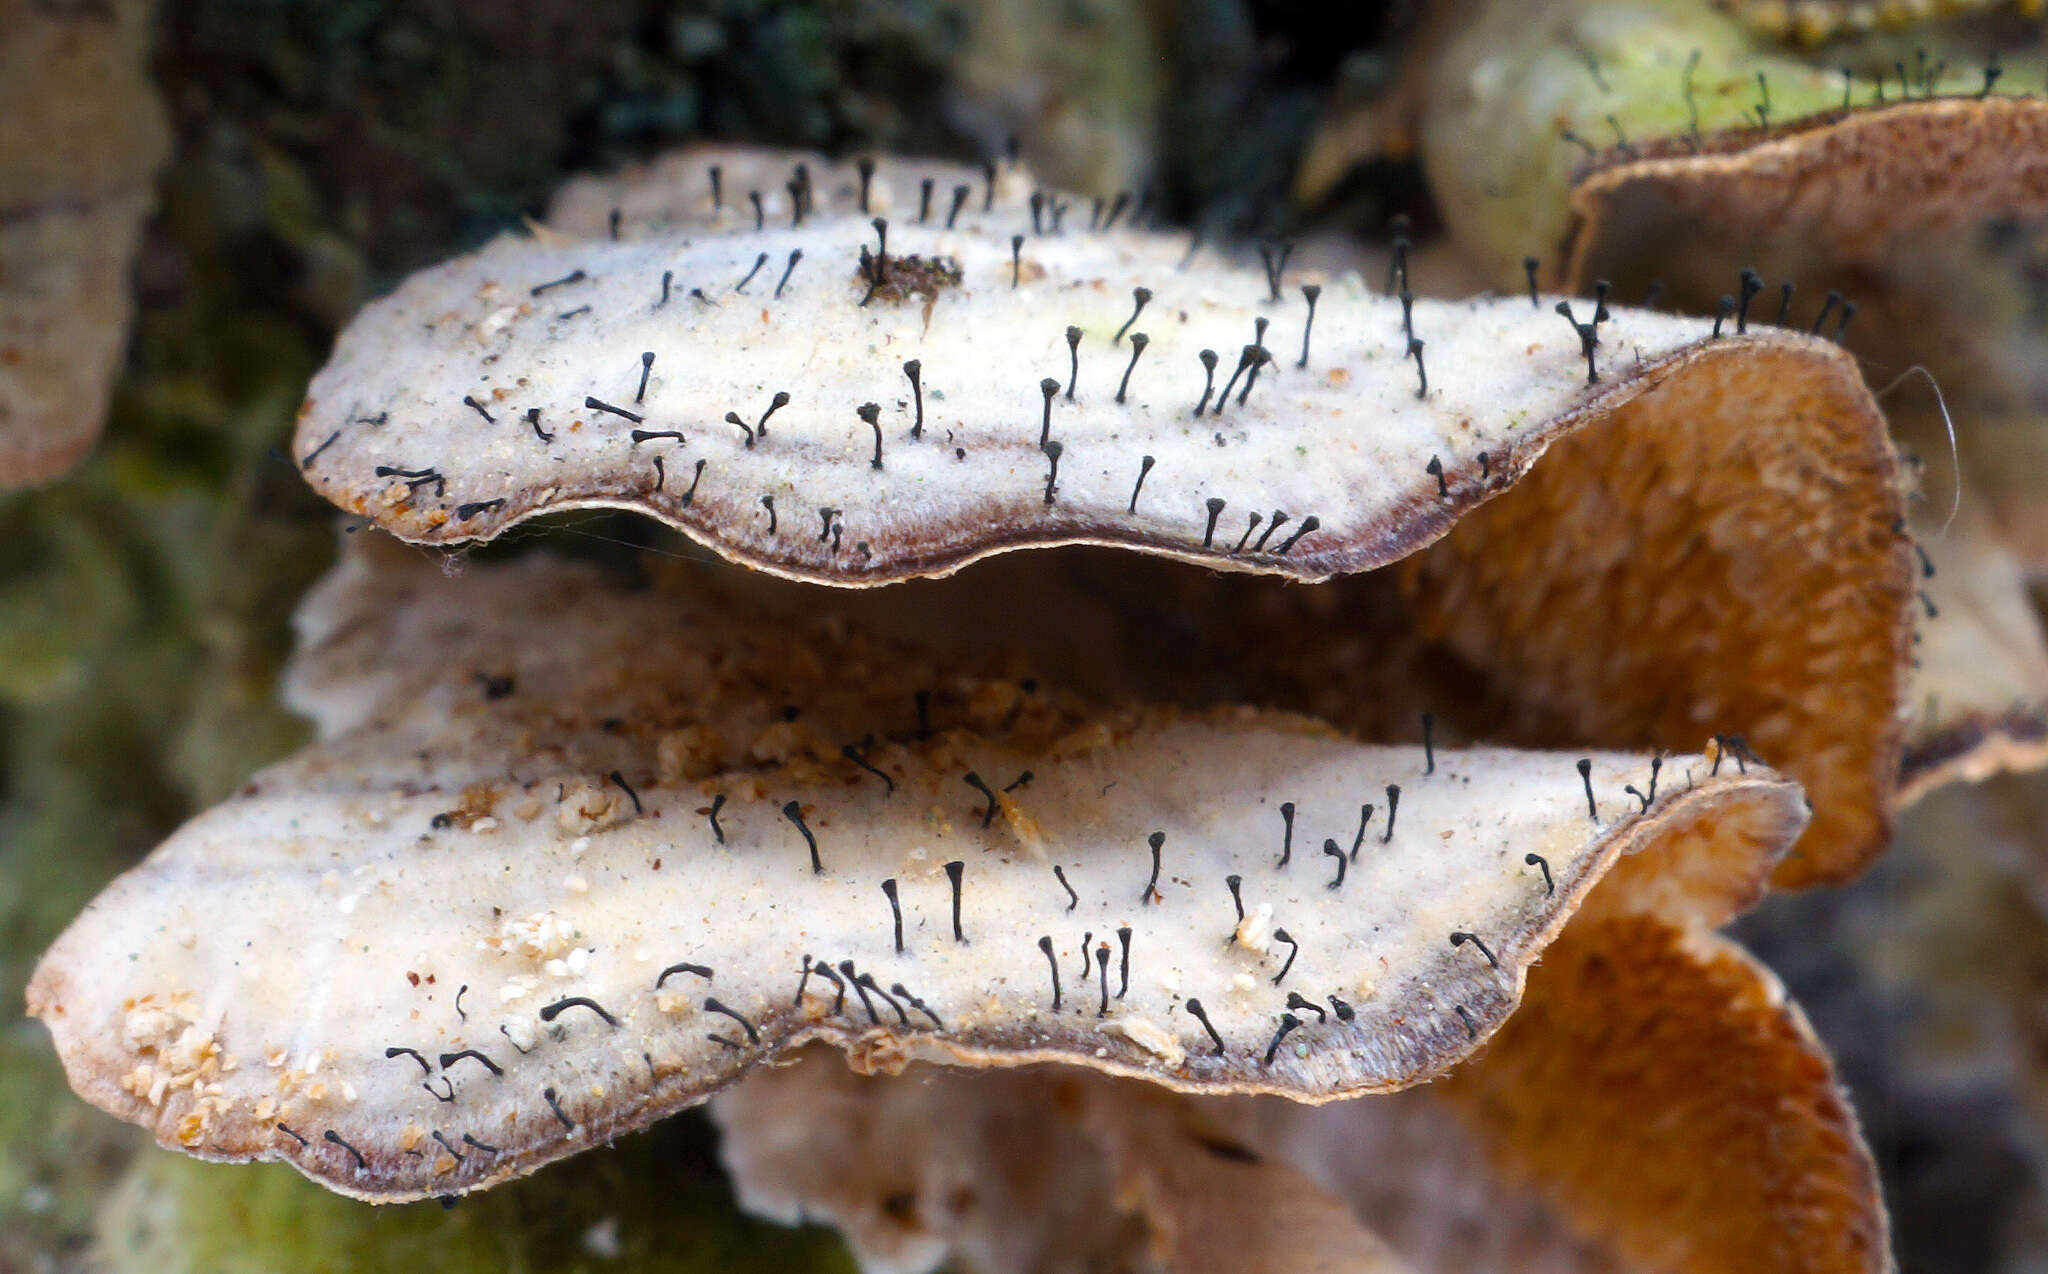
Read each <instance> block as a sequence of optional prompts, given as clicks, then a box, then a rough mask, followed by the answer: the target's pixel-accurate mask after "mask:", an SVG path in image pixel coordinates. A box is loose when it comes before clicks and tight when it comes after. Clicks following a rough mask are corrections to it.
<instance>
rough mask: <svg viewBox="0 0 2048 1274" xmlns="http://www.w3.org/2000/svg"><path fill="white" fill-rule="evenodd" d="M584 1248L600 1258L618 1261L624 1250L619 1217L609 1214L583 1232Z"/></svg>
mask: <svg viewBox="0 0 2048 1274" xmlns="http://www.w3.org/2000/svg"><path fill="white" fill-rule="evenodd" d="M583 1250H584V1251H586V1252H588V1253H590V1254H591V1255H592V1256H595V1257H597V1258H598V1259H600V1260H605V1261H616V1260H618V1259H619V1253H620V1252H621V1251H622V1250H623V1249H622V1248H621V1247H620V1246H619V1219H618V1218H617V1217H615V1216H608V1217H606V1218H605V1219H604V1220H602V1221H599V1222H598V1223H597V1224H596V1225H593V1226H591V1227H590V1228H589V1229H587V1230H585V1231H584V1232H583Z"/></svg>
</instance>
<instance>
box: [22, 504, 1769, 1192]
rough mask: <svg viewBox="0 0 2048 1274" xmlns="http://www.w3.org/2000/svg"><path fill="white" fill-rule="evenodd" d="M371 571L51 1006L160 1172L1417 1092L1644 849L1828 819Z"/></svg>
mask: <svg viewBox="0 0 2048 1274" xmlns="http://www.w3.org/2000/svg"><path fill="white" fill-rule="evenodd" d="M356 543H357V544H358V545H359V547H357V548H356V549H355V550H354V551H353V552H351V553H350V554H349V555H348V556H347V557H346V558H345V561H344V564H343V565H342V566H341V567H340V568H338V570H337V572H336V574H335V575H334V576H333V577H332V578H331V579H330V580H329V581H328V582H327V583H325V584H324V585H322V586H321V587H320V588H319V589H318V590H316V592H315V593H314V594H313V595H312V596H311V598H310V599H309V600H308V602H307V603H306V606H305V608H304V610H303V612H302V614H301V619H300V624H301V636H302V643H303V648H302V651H301V653H300V655H299V656H298V658H297V660H296V663H295V666H294V668H293V671H292V674H291V688H292V694H293V697H294V699H295V700H296V702H297V703H298V704H299V705H301V706H302V707H303V708H304V709H305V710H306V711H308V712H309V714H310V715H312V716H313V717H314V719H315V720H316V722H317V723H318V724H319V726H320V731H321V736H322V737H321V740H320V741H319V742H318V743H316V744H314V745H313V746H311V747H309V748H308V749H307V750H306V751H305V752H304V753H302V754H301V755H300V756H298V757H296V758H294V759H292V760H288V761H286V762H283V763H281V764H280V765H278V766H275V767H273V768H271V769H269V770H267V771H264V772H262V773H260V774H258V775H256V776H255V777H254V778H253V779H251V781H250V782H249V784H248V785H247V787H246V788H245V789H244V790H243V791H242V792H241V793H240V794H239V795H237V796H236V797H235V798H233V799H231V800H230V801H228V802H227V803H225V804H223V805H221V806H219V807H217V808H215V809H214V810H212V811H210V812H208V813H206V814H203V815H201V816H200V817H199V818H197V819H195V820H194V821H193V822H191V823H190V824H188V825H187V826H186V827H185V828H184V829H182V830H181V831H180V832H178V833H177V834H176V835H175V836H173V837H172V838H171V840H169V841H168V842H166V844H165V845H164V846H163V847H161V848H160V849H159V850H158V851H157V852H156V853H155V854H154V855H152V856H151V857H150V858H149V859H148V860H147V861H146V862H145V863H144V864H143V865H142V866H140V867H139V868H137V869H136V870H134V871H133V872H131V873H129V874H128V875H126V876H124V877H122V878H121V879H120V880H118V881H116V882H115V883H114V884H113V885H112V886H111V887H110V888H109V889H108V890H107V891H106V892H105V893H104V894H103V895H102V896H101V897H100V899H99V900H98V901H97V902H96V903H95V904H94V905H93V906H92V907H91V908H90V909H88V910H87V912H86V913H85V914H84V915H83V916H82V917H80V919H79V920H78V921H77V922H75V923H74V925H73V926H72V928H71V929H70V930H68V931H67V932H66V934H65V935H64V936H63V937H62V938H61V939H60V940H59V941H58V942H57V944H56V945H55V946H54V947H53V948H52V950H51V952H50V953H49V954H48V955H47V956H46V957H45V960H44V962H43V964H42V965H41V966H40V968H39V969H38V971H37V974H36V976H35V978H34V981H33V984H32V986H31V989H30V1003H31V1010H32V1011H33V1012H34V1013H35V1014H36V1015H37V1016H39V1017H40V1018H41V1019H42V1020H43V1021H44V1022H45V1023H46V1025H47V1026H48V1027H49V1028H50V1030H51V1031H52V1033H53V1035H54V1036H55V1038H56V1040H57V1043H58V1048H59V1051H60V1053H61V1054H62V1056H63V1059H64V1062H65V1064H66V1067H67V1069H68V1071H69V1073H70V1075H71V1078H72V1081H73V1084H74V1086H75V1087H77V1088H78V1090H79V1091H80V1092H81V1093H83V1094H85V1095H86V1096H87V1097H88V1098H90V1099H91V1100H93V1101H95V1102H96V1103H98V1104H100V1105H101V1106H103V1107H105V1108H106V1109H108V1110H110V1111H113V1112H115V1113H117V1114H119V1115H121V1116H122V1117H124V1118H127V1119H130V1120H133V1121H135V1122H138V1123H141V1124H143V1125H145V1126H147V1127H149V1128H151V1129H152V1130H153V1132H154V1133H155V1134H156V1136H157V1138H158V1140H159V1141H161V1142H162V1143H163V1144H165V1145H167V1146H175V1147H179V1148H182V1149H185V1150H188V1151H190V1152H192V1153H196V1154H200V1155H203V1156H207V1157H212V1158H220V1159H248V1158H282V1159H286V1160H289V1161H290V1162H292V1163H293V1164H294V1165H295V1166H297V1167H298V1168H299V1169H300V1170H301V1171H304V1172H306V1173H307V1174H308V1175H310V1176H313V1177H314V1178H316V1179H318V1180H320V1181H322V1182H323V1183H325V1184H327V1185H329V1186H331V1187H333V1188H335V1189H338V1190H342V1191H344V1192H347V1193H351V1194H355V1195H359V1196H362V1197H366V1198H372V1199H383V1200H397V1199H407V1198H416V1197H420V1196H424V1195H438V1194H450V1193H458V1192H461V1191H463V1190H468V1189H474V1188H477V1187H480V1186H484V1185H488V1184H491V1183H493V1182H496V1181H499V1180H502V1179H504V1178H506V1177H509V1176H513V1175H517V1174H519V1173H522V1172H524V1171H528V1170H530V1169H532V1168H533V1167H535V1166H538V1165H539V1164H541V1163H545V1162H547V1161H549V1160H551V1159H554V1158H558V1157H560V1156H562V1155H565V1154H568V1153H571V1152H573V1151H575V1150H578V1149H581V1148H584V1147H587V1146H589V1145H592V1144H598V1143H601V1142H603V1141H604V1140H605V1139H607V1138H609V1137H611V1136H614V1135H617V1134H618V1133H621V1132H624V1131H627V1130H629V1129H631V1128H634V1127H637V1126H640V1125H642V1124H644V1123H646V1122H648V1121H649V1120H651V1119H654V1118H656V1117H658V1116H660V1115H662V1114H664V1113H667V1112H669V1111H671V1110H674V1109H677V1108H679V1107H682V1106H685V1105H689V1104H691V1103H694V1102H696V1101H698V1100H701V1099H702V1098H704V1097H705V1096H707V1095H709V1094H710V1093H712V1092H714V1091H716V1090H718V1089H720V1088H721V1087H723V1086H725V1085H726V1084H728V1083H730V1082H732V1081H733V1080H734V1079H736V1078H737V1077H739V1076H741V1075H742V1074H744V1073H746V1072H747V1071H749V1070H751V1069H753V1068H754V1067H756V1066H758V1065H759V1064H761V1063H763V1062H765V1061H768V1060H771V1059H773V1058H775V1057H776V1056H778V1055H780V1054H781V1053H783V1052H784V1051H786V1050H787V1049H789V1048H791V1047H794V1046H796V1045H799V1044H802V1043H804V1042H806V1041H810V1040H823V1041H827V1042H829V1043H832V1044H835V1045H837V1046H838V1047H840V1048H841V1049H844V1050H845V1051H846V1052H847V1054H848V1056H849V1058H850V1060H851V1061H852V1063H853V1064H854V1065H855V1066H856V1067H857V1068H859V1069H863V1070H893V1069H895V1068H898V1067H900V1066H902V1065H904V1064H907V1063H908V1062H910V1061H913V1060H933V1061H943V1062H949V1063H954V1064H960V1065H968V1066H985V1065H996V1066H1008V1065H1016V1064H1022V1063H1029V1062H1040V1061H1060V1062H1066V1063H1072V1064H1076V1065H1080V1066H1084V1067H1092V1068H1095V1069H1098V1070H1102V1071H1106V1072H1109V1073H1113V1074H1118V1075H1125V1076H1135V1077H1141V1078H1145V1079H1149V1080H1152V1081H1155V1082H1156V1083H1158V1084H1161V1085H1164V1086H1167V1087H1171V1088H1176V1089H1181V1090H1186V1091H1191V1092H1209V1093H1277V1094H1283V1095H1286V1096H1290V1097H1294V1098H1297V1099H1300V1100H1306V1101H1322V1100H1328V1099H1331V1098H1336V1097H1341V1096H1349V1095H1353V1094H1358V1093H1364V1092H1373V1091H1383V1090H1389V1089H1395V1088H1400V1087H1403V1086H1406V1085H1409V1084H1413V1083H1415V1082H1417V1081H1419V1080H1422V1079H1426V1078H1428V1077H1430V1076H1432V1075H1435V1074H1437V1073H1439V1072H1441V1071H1442V1070H1444V1069H1445V1068H1446V1067H1448V1066H1450V1065H1452V1064H1453V1063H1455V1062H1457V1061H1458V1060H1460V1059H1461V1058H1464V1057H1466V1056H1467V1055H1468V1054H1470V1053H1471V1052H1472V1051H1473V1050H1474V1049H1475V1048H1476V1047H1478V1045H1479V1043H1480V1042H1481V1041H1482V1040H1483V1039H1485V1038H1486V1037H1487V1036H1488V1035H1489V1034H1490V1033H1492V1032H1493V1031H1494V1030H1495V1029H1496V1028H1497V1027H1498V1026H1499V1024H1500V1023H1501V1022H1502V1021H1503V1020H1504V1019H1506V1018H1507V1016H1508V1014H1509V1013H1510V1011H1511V1010H1512V1009H1513V1007H1514V1005H1515V1002H1516V1000H1517V999H1518V997H1519V995H1520V993H1521V987H1522V983H1523V978H1524V976H1525V973H1526V970H1527V967H1528V965H1529V963H1530V961H1532V960H1533V959H1534V958H1535V957H1536V955H1537V954H1538V953H1539V952H1540V951H1541V950H1542V948H1543V947H1544V946H1545V945H1546V944H1548V943H1549V942H1550V941H1551V939H1552V938H1553V937H1555V935H1556V933H1557V931H1558V929H1559V928H1560V926H1561V925H1562V924H1563V922H1564V920H1565V919H1566V918H1567V917H1568V916H1569V915H1570V913H1571V912H1572V911H1573V910H1574V909H1575V907H1576V906H1577V904H1578V903H1579V901H1580V900H1581V899H1582V898H1583V897H1584V895H1585V894H1586V892H1587V891H1588V890H1589V889H1591V887H1592V886H1593V884H1594V883H1595V882H1596V881H1597V880H1598V879H1599V878H1600V876H1601V875H1602V873H1603V872H1605V871H1606V870H1607V868H1608V867H1609V866H1610V865H1612V864H1613V863H1614V862H1615V861H1616V860H1617V858H1619V857H1621V856H1623V855H1628V854H1631V853H1636V852H1638V851H1654V852H1655V854H1657V855H1663V854H1672V855H1676V856H1678V857H1680V858H1694V857H1697V858H1700V859H1702V860H1707V861H1711V860H1715V859H1716V858H1718V857H1720V856H1722V854H1723V853H1724V852H1734V853H1736V854H1737V855H1738V856H1746V857H1747V858H1749V859H1753V860H1754V861H1757V862H1761V863H1763V864H1768V863H1769V862H1770V861H1772V860H1773V859H1774V858H1775V856H1776V854H1778V853H1780V852H1782V850H1783V848H1784V847H1785V846H1787V845H1789V844H1790V843H1791V841H1792V840H1793V839H1794V838H1795V837H1796V836H1797V834H1798V832H1799V830H1800V828H1801V827H1802V826H1803V825H1804V823H1805V818H1806V814H1805V810H1804V808H1803V803H1802V801H1801V800H1800V796H1799V792H1798V789H1797V788H1796V787H1795V786H1794V785H1792V784H1791V783H1788V782H1786V781H1784V780H1782V779H1780V778H1778V777H1776V776H1775V775H1772V774H1770V773H1769V772H1767V771H1764V770H1761V769H1760V768H1758V767H1755V766H1751V767H1750V768H1749V770H1748V772H1747V773H1746V774H1744V773H1740V772H1738V771H1736V770H1734V769H1732V768H1731V767H1729V766H1726V765H1718V766H1717V765H1714V764H1713V763H1712V760H1711V758H1705V757H1700V758H1683V757H1679V758H1670V759H1668V760H1667V761H1666V762H1665V781H1664V783H1663V784H1662V786H1661V787H1659V788H1657V789H1655V798H1654V800H1653V801H1645V802H1643V803H1639V802H1638V798H1636V797H1634V796H1632V795H1629V794H1626V793H1624V792H1623V791H1622V790H1621V788H1622V786H1623V785H1624V784H1625V783H1629V782H1634V783H1635V784H1636V785H1637V786H1639V787H1640V786H1641V785H1642V783H1643V782H1644V781H1645V780H1646V779H1647V778H1648V762H1647V758H1641V757H1631V756H1622V755H1613V754H1606V753H1600V754H1594V755H1592V756H1590V757H1588V758H1586V760H1585V763H1584V764H1585V769H1584V775H1585V777H1583V778H1582V774H1581V772H1580V771H1579V763H1578V758H1577V756H1576V754H1544V753H1526V752H1512V751H1507V750H1501V749H1472V750H1457V751H1452V750H1449V749H1436V750H1435V751H1434V752H1430V751H1427V750H1425V749H1420V748H1413V747H1369V746H1364V745H1360V744H1356V743H1353V742H1350V741H1348V740H1347V739H1346V738H1344V737H1343V736H1341V735H1340V734H1338V733H1336V732H1335V731H1333V730H1331V729H1330V728H1328V727H1326V726H1322V725H1318V724H1316V723H1314V722H1312V721H1309V720H1306V719H1303V718H1300V717H1295V716H1289V715H1285V714H1280V713H1274V712H1267V711H1257V710H1252V709H1216V710H1212V711H1209V712H1203V713H1190V712H1182V711H1178V710H1172V709H1141V708H1124V707H1109V708H1105V707H1101V706H1097V705H1093V704H1089V703H1086V702H1083V701H1080V700H1078V699H1074V698H1072V697H1069V696H1067V695H1064V694H1061V693H1059V692H1056V691H1054V690H1051V689H1050V688H1047V687H1042V686H1038V685H1035V684H1034V683H1031V682H1029V681H1026V680H1019V679H1016V678H1015V673H1016V671H1017V670H1016V669H1014V668H1004V667H1001V666H999V665H998V664H997V663H996V662H995V661H991V660H984V661H983V662H982V664H981V665H980V666H968V665H966V664H965V663H964V662H960V663H955V664H953V665H951V666H948V665H942V664H939V663H935V662H934V661H933V660H932V659H931V658H929V657H928V656H925V655H922V654H920V653H918V652H917V651H915V650H912V649H907V648H904V647H900V646H892V645H887V644H884V643H881V642H877V641H874V640H871V639H868V638H865V637H863V636H861V635H860V634H859V633H857V632H855V631H852V630H851V629H850V628H849V627H848V626H847V625H846V624H845V623H844V622H843V621H840V620H836V619H833V618H831V617H829V616H828V617H824V618H821V619H817V620H813V621H808V622H801V621H791V620H788V619H784V618H778V617H775V616H772V615H769V614H766V613H763V612H755V611H752V610H750V609H748V608H746V607H744V606H741V605H738V604H737V603H734V602H732V601H730V600H722V599H720V598H719V597H717V596H716V595H715V594H712V593H707V592H706V591H704V586H703V585H702V583H701V582H692V581H691V580H690V579H688V578H675V579H665V580H662V581H658V582H657V583H656V584H655V585H654V586H652V587H648V588H643V589H640V590H638V591H630V590H624V589H621V588H619V587H618V586H616V585H611V584H607V583H606V582H605V581H604V580H603V579H602V578H601V577H600V576H599V575H598V574H597V573H596V572H595V571H593V570H591V569H589V568H585V567H579V566H572V565H566V564H563V563H560V562H556V561H552V560H549V559H545V558H537V557H530V558H526V559H522V560H519V561H517V562H513V563H509V564H504V565H495V566H487V565H481V564H478V565H472V566H471V568H470V569H469V570H468V571H467V572H466V573H464V574H461V575H459V576H457V577H454V578H449V577H446V576H445V575H444V574H443V573H442V572H441V571H440V570H439V569H437V568H436V567H435V566H434V565H433V564H431V563H429V562H425V561H421V560H418V559H409V558H408V557H407V555H406V554H404V553H403V552H402V551H400V550H397V549H396V548H395V547H394V546H390V545H388V544H385V545H378V544H374V543H365V542H364V541H361V540H359V541H357V542H356ZM683 573H684V574H685V575H687V573H688V572H687V570H685V571H684V572H683ZM535 614H545V615H548V616H550V617H551V618H550V620H549V622H548V624H547V625H546V626H545V627H544V628H543V627H537V626H535V625H534V624H533V622H532V616H533V615H535ZM1395 787H1398V788H1399V793H1398V795H1397V794H1396V792H1395V791H1394V788H1395ZM1397 802H1398V804H1397ZM1726 846H1734V847H1736V848H1735V849H1734V850H1733V851H1726V850H1725V847H1726ZM1198 1006H1199V1011H1198Z"/></svg>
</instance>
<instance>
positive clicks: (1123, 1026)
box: [1102, 1017, 1187, 1066]
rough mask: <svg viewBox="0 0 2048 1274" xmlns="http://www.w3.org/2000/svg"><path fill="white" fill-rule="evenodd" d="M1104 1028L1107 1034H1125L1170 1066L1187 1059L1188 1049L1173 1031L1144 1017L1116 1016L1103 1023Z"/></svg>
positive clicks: (1131, 1040)
mask: <svg viewBox="0 0 2048 1274" xmlns="http://www.w3.org/2000/svg"><path fill="white" fill-rule="evenodd" d="M1102 1030H1103V1033H1104V1034H1107V1035H1121V1036H1123V1037H1124V1038H1125V1039H1127V1040H1129V1041H1130V1042H1131V1043H1133V1044H1136V1045H1137V1046H1138V1047H1139V1048H1142V1049H1144V1050H1145V1051H1146V1052H1148V1053H1150V1054H1152V1055H1153V1056H1154V1057H1157V1058H1159V1059H1160V1060H1161V1061H1163V1062H1165V1063H1166V1064H1167V1065H1168V1066H1178V1065H1180V1064H1181V1063H1182V1062H1183V1061H1186V1060H1187V1050H1186V1049H1184V1048H1182V1047H1181V1046H1180V1040H1178V1039H1177V1038H1175V1037H1174V1035H1173V1033H1172V1032H1171V1031H1169V1030H1167V1029H1166V1028H1165V1027H1163V1026H1160V1025H1159V1024H1158V1023H1156V1022H1148V1021H1146V1020H1145V1019H1144V1018H1142V1017H1132V1018H1116V1019H1114V1020H1111V1021H1108V1022H1105V1023H1103V1024H1102Z"/></svg>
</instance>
